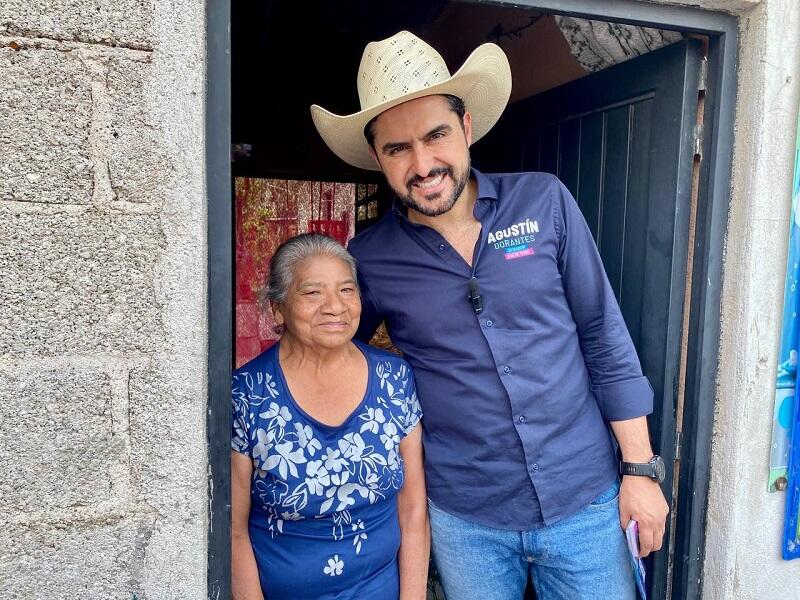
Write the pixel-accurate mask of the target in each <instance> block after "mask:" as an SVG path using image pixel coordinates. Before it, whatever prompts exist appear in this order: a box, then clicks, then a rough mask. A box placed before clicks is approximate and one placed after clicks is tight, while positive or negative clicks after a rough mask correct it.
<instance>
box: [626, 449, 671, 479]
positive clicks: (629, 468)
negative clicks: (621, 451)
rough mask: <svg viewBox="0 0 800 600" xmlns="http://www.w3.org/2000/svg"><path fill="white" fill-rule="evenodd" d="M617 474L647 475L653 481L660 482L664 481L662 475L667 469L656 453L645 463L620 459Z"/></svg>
mask: <svg viewBox="0 0 800 600" xmlns="http://www.w3.org/2000/svg"><path fill="white" fill-rule="evenodd" d="M619 474H620V475H636V476H639V477H649V478H650V479H652V480H653V481H657V482H658V483H661V482H662V481H664V476H665V475H666V474H667V469H666V467H665V466H664V460H663V459H662V458H661V457H660V456H659V455H658V454H656V455H655V456H653V458H651V459H650V460H649V461H648V462H646V463H629V462H623V461H620V463H619Z"/></svg>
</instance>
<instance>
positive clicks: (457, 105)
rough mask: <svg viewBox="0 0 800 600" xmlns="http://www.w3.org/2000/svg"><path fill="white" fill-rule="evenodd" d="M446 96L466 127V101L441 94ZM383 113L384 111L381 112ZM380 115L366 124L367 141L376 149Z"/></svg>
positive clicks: (460, 121)
mask: <svg viewBox="0 0 800 600" xmlns="http://www.w3.org/2000/svg"><path fill="white" fill-rule="evenodd" d="M440 95H441V96H444V98H445V100H447V105H448V107H449V108H450V110H452V111H453V112H454V113H456V116H457V117H458V122H459V123H461V128H462V129H463V128H464V113H465V112H466V111H467V109H466V107H465V106H464V101H463V100H462V99H461V98H459V97H458V96H453V95H452V94H440ZM381 114H383V113H381ZM380 116H381V115H378V116H376V117H373V119H372V120H371V121H370V122H369V123H367V124H366V125H365V126H364V137H365V138H367V142H368V143H369V145H370V147H371V148H372V149H373V150H375V121H377V120H378V117H380Z"/></svg>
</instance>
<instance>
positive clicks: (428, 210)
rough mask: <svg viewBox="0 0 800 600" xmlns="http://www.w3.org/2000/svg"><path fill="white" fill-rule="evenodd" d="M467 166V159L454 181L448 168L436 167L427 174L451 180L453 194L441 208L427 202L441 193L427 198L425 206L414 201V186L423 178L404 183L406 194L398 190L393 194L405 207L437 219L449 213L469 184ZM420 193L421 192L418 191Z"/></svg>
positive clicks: (437, 197)
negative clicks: (459, 174)
mask: <svg viewBox="0 0 800 600" xmlns="http://www.w3.org/2000/svg"><path fill="white" fill-rule="evenodd" d="M469 166H470V162H469V159H467V166H466V168H465V169H464V171H463V172H462V173H461V176H460V177H459V178H458V179H456V177H455V174H454V173H453V169H451V168H450V167H436V168H434V169H431V172H430V173H428V177H436V176H437V175H440V174H442V175H444V176H445V177H449V178H450V179H452V180H453V184H454V185H453V192H452V193H451V194H450V197H449V198H448V199H447V202H445V203H444V204H443V205H441V206H438V207H437V206H432V205H429V204H428V202H431V201H434V202H435V201H436V200H438V199H439V197H440V196H441V193H437V194H435V195H432V196H429V197H428V199H427V201H425V202H426V203H425V204H421V203H420V202H418V201H417V200H415V199H414V188H413V186H414V184H415V183H418V182H420V181H422V180H423V179H425V177H419V176H416V177H412V178H411V179H409V180H408V181H407V182H406V193H405V194H401V193H400V192H399V190H394V193H395V194H397V197H398V198H400V200H401V201H402V202H403V204H405V205H406V207H408V208H411V209H413V210H415V211H417V212H418V213H420V214H423V215H425V216H426V217H438V216H439V215H443V214H445V213H446V212H449V211H450V209H452V208H453V206H455V203H456V200H458V197H459V196H461V192H463V191H464V188H465V187H467V183H468V182H469V174H470V171H469ZM420 191H421V190H420Z"/></svg>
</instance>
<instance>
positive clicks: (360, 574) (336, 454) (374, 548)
mask: <svg viewBox="0 0 800 600" xmlns="http://www.w3.org/2000/svg"><path fill="white" fill-rule="evenodd" d="M268 294H269V298H270V301H271V303H272V310H273V313H274V315H275V320H276V322H277V323H278V326H279V327H280V328H281V330H282V335H281V339H280V342H279V343H278V344H276V345H275V346H273V347H272V348H270V349H269V350H267V351H266V352H264V353H263V354H261V355H259V356H258V357H257V358H255V359H254V360H252V361H251V362H249V363H247V364H246V365H244V366H243V367H241V368H240V369H238V370H237V371H236V372H235V373H234V375H233V433H232V447H233V452H232V457H231V469H232V494H231V496H232V541H231V544H232V563H233V564H232V566H233V580H232V583H233V598H234V599H235V600H251V599H257V600H263V598H264V597H267V598H268V599H269V600H303V599H309V600H310V599H314V600H317V599H323V598H331V599H332V598H337V599H348V598H352V599H354V600H355V599H357V600H372V599H374V600H396V599H397V598H402V599H403V600H406V599H408V600H412V599H413V600H422V599H424V598H425V593H426V578H427V568H428V554H429V545H430V540H429V530H428V516H427V504H426V495H425V480H424V473H423V457H422V442H421V426H420V424H419V421H420V417H421V411H420V407H419V403H418V402H417V397H416V392H415V389H414V377H413V374H412V372H411V369H410V367H409V366H408V364H407V363H406V362H405V361H404V360H402V359H401V358H399V357H397V356H395V355H393V354H389V353H386V352H383V351H380V350H377V349H374V348H372V347H370V346H366V345H364V344H361V343H359V342H357V341H354V340H353V339H352V338H353V335H354V334H355V332H356V328H357V327H358V320H359V316H360V314H361V302H360V299H359V291H358V286H357V283H356V272H355V261H354V260H353V258H352V256H350V254H349V253H348V252H347V250H345V249H344V248H343V247H342V246H341V245H339V244H338V243H337V242H335V241H334V240H332V239H330V238H328V237H325V236H322V235H317V234H304V235H299V236H297V237H295V238H292V239H290V240H288V241H287V242H285V243H284V244H283V245H281V246H280V247H279V248H278V250H277V251H276V252H275V255H274V257H273V259H272V262H271V265H270V277H269V291H268Z"/></svg>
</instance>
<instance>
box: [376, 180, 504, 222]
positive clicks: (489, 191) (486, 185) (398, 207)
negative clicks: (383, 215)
mask: <svg viewBox="0 0 800 600" xmlns="http://www.w3.org/2000/svg"><path fill="white" fill-rule="evenodd" d="M470 176H471V177H472V178H474V179H475V181H477V182H478V198H477V199H476V200H475V208H474V209H473V211H472V214H473V216H474V217H475V218H476V219H477V220H478V221H482V220H483V217H485V216H486V212H487V211H488V210H489V207H490V206H491V204H492V202H494V201H495V200H497V188H496V187H495V185H494V182H493V181H492V180H491V179H489V178H488V177H486V175H484V174H483V173H481V172H480V171H478V169H475V168H470ZM392 212H394V214H395V215H396V216H397V218H398V219H399V220H400V222H401V223H408V224H409V225H415V223H411V221H409V220H408V209H407V208H406V206H405V204H403V202H402V201H401V200H400V199H399V198H397V197H395V199H394V201H393V203H392Z"/></svg>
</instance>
